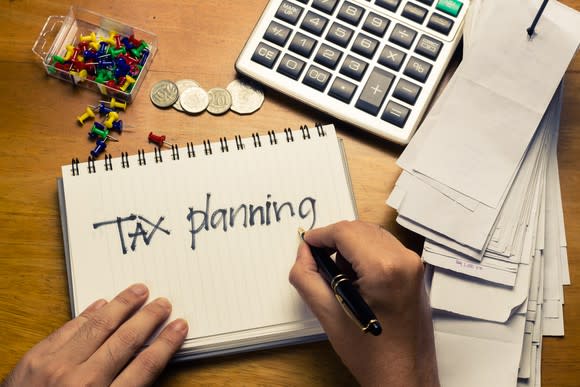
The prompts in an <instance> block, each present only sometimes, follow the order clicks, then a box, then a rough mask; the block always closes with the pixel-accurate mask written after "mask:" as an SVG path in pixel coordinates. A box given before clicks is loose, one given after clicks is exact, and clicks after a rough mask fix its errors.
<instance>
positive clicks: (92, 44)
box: [89, 39, 101, 51]
mask: <svg viewBox="0 0 580 387" xmlns="http://www.w3.org/2000/svg"><path fill="white" fill-rule="evenodd" d="M89 47H90V48H92V49H93V50H95V51H98V50H99V48H100V47H101V45H100V44H99V42H97V40H96V39H95V40H94V41H92V42H90V43H89Z"/></svg>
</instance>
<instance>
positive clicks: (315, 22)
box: [300, 11, 328, 36]
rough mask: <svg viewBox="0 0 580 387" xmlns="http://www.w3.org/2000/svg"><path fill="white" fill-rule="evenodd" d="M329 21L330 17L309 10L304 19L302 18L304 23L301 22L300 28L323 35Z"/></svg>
mask: <svg viewBox="0 0 580 387" xmlns="http://www.w3.org/2000/svg"><path fill="white" fill-rule="evenodd" d="M327 23H328V19H327V18H325V17H323V16H320V15H318V14H316V13H314V12H310V11H309V12H308V13H307V14H306V16H304V20H302V24H300V28H302V29H303V30H305V31H308V32H311V33H313V34H314V35H318V36H320V35H322V31H324V27H326V24H327Z"/></svg>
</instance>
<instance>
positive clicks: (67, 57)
mask: <svg viewBox="0 0 580 387" xmlns="http://www.w3.org/2000/svg"><path fill="white" fill-rule="evenodd" d="M74 49H75V47H74V46H73V45H72V44H67V45H66V54H64V56H63V59H64V60H65V61H67V60H70V59H71V58H72V56H73V52H74Z"/></svg>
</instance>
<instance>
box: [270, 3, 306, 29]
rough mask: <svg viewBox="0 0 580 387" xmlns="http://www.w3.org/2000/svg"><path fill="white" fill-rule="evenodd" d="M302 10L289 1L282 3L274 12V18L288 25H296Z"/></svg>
mask: <svg viewBox="0 0 580 387" xmlns="http://www.w3.org/2000/svg"><path fill="white" fill-rule="evenodd" d="M302 10H303V8H302V7H299V6H297V5H294V4H292V3H291V2H289V1H283V2H282V4H280V7H278V10H277V11H276V17H277V18H278V19H280V20H284V21H285V22H288V23H290V24H296V22H297V21H298V19H299V18H300V14H301V13H302Z"/></svg>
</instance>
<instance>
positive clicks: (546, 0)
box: [526, 0, 548, 38]
mask: <svg viewBox="0 0 580 387" xmlns="http://www.w3.org/2000/svg"><path fill="white" fill-rule="evenodd" d="M547 4H548V0H544V1H542V4H541V5H540V9H539V10H538V12H537V13H536V16H535V17H534V20H532V25H530V26H529V27H528V28H527V29H526V32H527V33H528V37H529V38H531V37H532V35H533V34H534V30H535V29H536V24H538V20H540V16H542V13H543V12H544V8H546V5H547Z"/></svg>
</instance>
